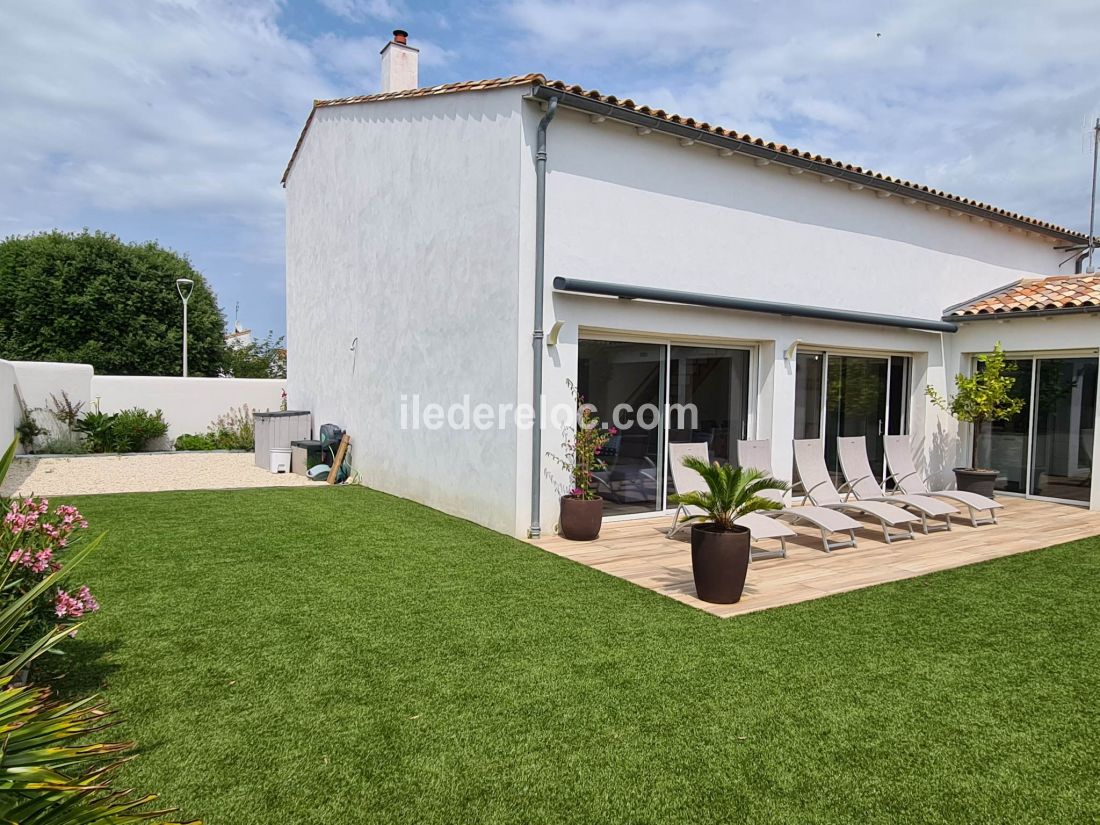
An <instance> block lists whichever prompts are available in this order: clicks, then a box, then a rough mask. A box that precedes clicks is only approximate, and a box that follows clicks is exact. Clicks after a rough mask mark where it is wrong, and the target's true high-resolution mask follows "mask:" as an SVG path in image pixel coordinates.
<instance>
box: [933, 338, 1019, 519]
mask: <svg viewBox="0 0 1100 825" xmlns="http://www.w3.org/2000/svg"><path fill="white" fill-rule="evenodd" d="M1015 372H1016V366H1015V365H1014V364H1009V363H1007V362H1006V361H1005V354H1004V350H1002V349H1001V344H1000V342H998V343H997V345H996V346H995V347H994V348H993V352H991V353H988V354H986V355H979V356H978V369H976V370H974V374H973V375H971V376H969V377H968V376H966V375H963V374H962V373H959V374H958V375H956V376H955V395H954V396H953V397H951V398H944V397H943V396H942V395H940V394H939V393H938V392H936V390H935V388H934V387H932V386H928V387H925V390H924V391H925V394H926V395H927V396H928V397H929V398H930V399H931V400H932V403H933V404H935V405H936V406H937V407H939V408H940V409H941V410H944V411H946V412H947V413H949V414H950V415H951V416H952V417H953V418H955V419H956V420H958V421H964V422H966V423H968V424H973V425H974V435H973V441H972V443H971V446H970V466H969V467H956V468H955V486H956V487H958V488H959V489H960V490H963V491H966V492H970V493H978V494H980V495H983V496H988V497H990V498H992V497H993V490H994V487H995V486H996V483H997V476H998V475H1000V472H999V471H998V470H995V469H987V468H982V467H979V466H978V439H979V437H980V436H981V434H982V429H983V428H984V427H985V426H986V424H992V423H993V422H994V421H1007V420H1008V419H1010V418H1012V416H1014V415H1016V413H1018V412H1020V410H1022V409H1023V407H1024V399H1022V398H1015V397H1013V396H1012V394H1011V393H1012V387H1013V386H1014V385H1015V384H1016V376H1015Z"/></svg>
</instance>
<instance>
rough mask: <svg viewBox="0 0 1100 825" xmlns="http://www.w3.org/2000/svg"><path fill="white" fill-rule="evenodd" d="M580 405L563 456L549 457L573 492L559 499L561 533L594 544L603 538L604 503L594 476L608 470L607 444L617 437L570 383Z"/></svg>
mask: <svg viewBox="0 0 1100 825" xmlns="http://www.w3.org/2000/svg"><path fill="white" fill-rule="evenodd" d="M569 388H570V389H571V390H572V391H573V397H574V399H575V400H576V402H577V423H576V426H573V427H566V428H565V431H564V436H565V438H564V440H563V441H562V445H561V446H562V455H560V456H559V455H555V454H554V453H547V455H548V456H549V457H550V458H551V459H553V460H554V461H556V462H557V463H558V464H559V465H560V466H561V467H562V469H564V470H565V471H566V473H568V475H569V479H570V483H571V485H572V486H571V488H570V489H569V491H568V492H567V493H566V494H565V495H563V496H562V497H561V499H560V502H561V510H560V513H559V518H558V532H559V533H561V535H563V536H564V537H565V538H567V539H571V540H572V541H592V540H593V539H595V538H598V537H599V535H600V528H601V527H602V526H603V499H602V498H600V496H599V494H598V493H597V492H596V477H595V473H597V472H599V471H600V470H602V469H604V467H605V466H606V465H605V464H604V461H603V459H602V458H601V457H600V453H601V451H602V450H603V449H604V447H605V446H607V442H608V440H609V439H610V438H611V436H613V435H615V432H616V431H615V428H614V427H612V428H610V429H608V430H605V429H601V428H600V426H599V416H597V415H596V413H595V411H594V410H593V409H592V407H591V406H589V405H587V404H585V403H584V399H583V398H582V397H581V395H580V393H579V392H578V391H577V387H576V385H575V384H573V383H572V382H569Z"/></svg>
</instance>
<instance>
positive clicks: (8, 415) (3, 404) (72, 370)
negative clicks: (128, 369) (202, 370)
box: [0, 360, 286, 451]
mask: <svg viewBox="0 0 1100 825" xmlns="http://www.w3.org/2000/svg"><path fill="white" fill-rule="evenodd" d="M285 386H286V381H284V380H282V379H276V378H172V377H160V376H129V375H125V376H123V375H95V374H94V371H93V369H92V367H91V366H89V365H88V364H64V363H53V362H46V361H3V360H0V441H2V442H3V446H0V451H2V450H4V449H6V448H7V444H8V443H9V442H10V440H11V438H13V437H14V435H15V426H16V424H17V423H18V421H19V416H20V408H19V398H22V399H23V402H24V403H25V404H26V405H27V406H28V407H29V408H30V409H32V410H34V411H35V412H34V415H35V418H36V419H37V420H38V421H39V423H40V424H42V425H43V426H45V427H49V428H50V431H51V432H53V433H56V432H57V431H58V424H57V421H56V420H55V419H54V417H53V416H52V415H50V413H49V409H50V396H51V395H54V396H56V397H57V398H59V399H60V398H61V392H62V391H64V392H65V393H67V394H68V396H69V400H70V401H72V402H73V403H81V402H82V403H83V404H84V412H88V411H90V410H92V409H94V408H95V405H96V404H97V403H98V405H99V409H100V410H102V411H103V412H107V413H112V412H118V411H119V410H124V409H127V408H130V407H142V408H144V409H146V410H150V411H152V410H157V409H159V410H161V411H162V413H163V414H164V420H165V421H167V422H168V436H167V441H168V443H169V444H170V443H171V441H172V440H174V439H175V438H176V436H178V435H180V434H181V433H203V432H206V429H207V427H209V426H210V423H211V422H212V421H213V420H214V419H215V418H217V417H218V416H220V415H223V414H224V413H227V412H228V411H229V410H230V408H232V407H240V406H242V405H244V404H247V405H248V407H249V408H250V409H251V410H253V411H254V412H255V411H260V412H264V411H268V410H277V409H279V402H280V400H281V394H282V391H283V388H284V387H285Z"/></svg>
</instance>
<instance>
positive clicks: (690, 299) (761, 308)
mask: <svg viewBox="0 0 1100 825" xmlns="http://www.w3.org/2000/svg"><path fill="white" fill-rule="evenodd" d="M554 289H556V290H558V291H559V292H572V293H577V294H583V295H604V296H607V297H611V298H627V299H637V300H642V301H660V302H662V303H666V304H681V305H683V306H697V307H711V308H714V309H733V310H738V311H740V312H761V313H767V314H769V315H785V316H789V317H791V318H812V319H814V320H816V321H841V322H844V323H848V324H872V325H874V326H881V327H899V328H901V329H915V330H920V331H922V332H958V330H959V325H958V324H956V323H954V322H953V321H948V320H931V319H927V318H906V317H904V316H901V315H881V314H879V313H877V312H857V311H855V310H851V309H829V308H827V307H814V306H804V305H802V304H784V303H779V302H777V301H760V300H756V299H754V298H730V297H726V296H723V295H707V294H704V293H699V292H683V291H681V290H678V289H658V288H655V287H645V286H630V285H628V284H608V283H601V282H599V281H584V280H580V279H577V278H560V277H559V278H555V279H554Z"/></svg>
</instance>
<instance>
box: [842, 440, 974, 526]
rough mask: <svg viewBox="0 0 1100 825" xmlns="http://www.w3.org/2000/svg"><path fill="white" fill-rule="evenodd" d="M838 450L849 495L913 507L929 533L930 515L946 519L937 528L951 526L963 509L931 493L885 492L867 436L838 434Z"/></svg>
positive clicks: (858, 498)
mask: <svg viewBox="0 0 1100 825" xmlns="http://www.w3.org/2000/svg"><path fill="white" fill-rule="evenodd" d="M836 450H837V455H838V456H839V457H840V469H841V472H843V473H844V482H845V484H844V488H847V490H848V493H849V495H852V496H855V498H856V499H857V500H858V501H886V502H889V503H891V504H898V505H899V506H901V507H904V508H905V509H907V510H912V511H913V512H915V513H917V515H919V516H920V521H921V527H922V528H923V529H924V532H925V533H926V534H927V533H928V532H929V530H931V529H933V528H931V527H930V526H929V524H928V519H929V517H931V518H934V519H942V520H943V523H942V524H941V525H939V526H938V527H936V528H934V529H937V530H950V529H951V516H953V515H956V516H957V515H958V514H959V511H958V510H956V509H955V508H954V507H953V506H952V505H950V504H948V503H947V502H945V501H940V500H938V499H934V498H930V497H929V496H920V495H907V494H905V493H899V494H895V495H887V494H885V493H883V492H882V488H881V487H879V485H878V481H877V480H876V479H875V475H874V471H872V470H871V462H870V461H869V460H868V458H867V439H866V438H865V437H864V436H862V435H860V436H853V437H849V438H838V439H837V440H836ZM844 488H842V489H844Z"/></svg>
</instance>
